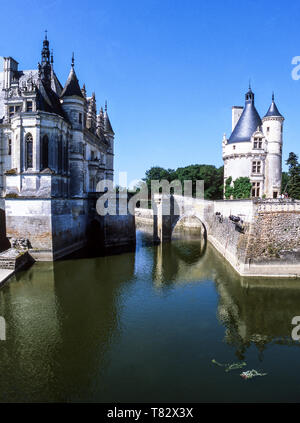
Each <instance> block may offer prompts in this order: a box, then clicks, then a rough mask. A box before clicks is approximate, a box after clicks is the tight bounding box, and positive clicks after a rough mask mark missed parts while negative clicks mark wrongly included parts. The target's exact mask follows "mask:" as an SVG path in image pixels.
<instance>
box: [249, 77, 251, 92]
mask: <svg viewBox="0 0 300 423" xmlns="http://www.w3.org/2000/svg"><path fill="white" fill-rule="evenodd" d="M249 91H251V79H250V78H249Z"/></svg>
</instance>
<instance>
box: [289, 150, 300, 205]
mask: <svg viewBox="0 0 300 423" xmlns="http://www.w3.org/2000/svg"><path fill="white" fill-rule="evenodd" d="M286 164H287V165H288V166H289V171H288V177H289V180H288V183H287V192H288V194H289V196H290V197H292V198H295V199H298V200H299V199H300V164H299V162H298V156H297V155H296V154H295V153H293V152H291V153H290V154H289V158H288V159H287V161H286Z"/></svg>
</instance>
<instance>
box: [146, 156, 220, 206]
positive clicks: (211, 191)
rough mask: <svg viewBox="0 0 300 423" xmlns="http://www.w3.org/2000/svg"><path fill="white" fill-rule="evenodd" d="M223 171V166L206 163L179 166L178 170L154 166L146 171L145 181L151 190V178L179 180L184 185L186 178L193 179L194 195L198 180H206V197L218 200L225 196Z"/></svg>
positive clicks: (169, 180) (170, 180)
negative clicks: (218, 166) (217, 166)
mask: <svg viewBox="0 0 300 423" xmlns="http://www.w3.org/2000/svg"><path fill="white" fill-rule="evenodd" d="M223 172H224V168H223V166H222V167H220V168H216V167H215V166H213V165H205V164H202V165H198V164H195V165H190V166H186V167H179V168H178V169H176V170H173V169H164V168H162V167H159V166H154V167H151V168H150V169H149V170H147V171H146V174H145V178H144V181H146V183H147V185H148V189H149V190H150V187H151V180H162V179H166V180H167V181H168V182H172V181H175V180H179V181H180V182H181V184H182V186H183V182H184V181H185V180H191V181H192V186H193V196H195V194H196V181H200V180H204V198H206V199H209V200H217V199H222V197H223Z"/></svg>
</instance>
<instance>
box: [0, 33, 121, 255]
mask: <svg viewBox="0 0 300 423" xmlns="http://www.w3.org/2000/svg"><path fill="white" fill-rule="evenodd" d="M18 66H19V64H18V62H17V61H16V60H14V59H13V58H11V57H7V58H4V69H3V72H0V142H1V146H2V149H1V151H0V155H1V157H0V208H2V210H3V212H4V210H5V211H6V229H7V236H8V238H15V237H17V238H22V239H23V238H27V239H28V242H29V244H30V246H31V253H32V255H33V256H34V258H35V259H37V260H44V259H46V260H53V259H56V258H58V257H61V256H63V255H65V254H68V253H71V252H72V251H74V250H76V249H78V248H81V247H82V246H84V245H85V243H86V233H87V231H88V230H89V229H88V228H89V224H90V220H89V219H90V216H91V213H90V204H91V201H90V197H91V195H92V194H93V193H95V192H96V187H97V184H98V182H99V181H100V180H102V179H109V180H113V172H114V169H113V144H114V132H113V129H112V126H111V123H110V120H109V118H108V114H107V108H106V109H105V113H104V112H103V109H102V108H101V109H100V111H99V113H97V106H96V96H95V93H93V94H92V95H91V97H88V96H87V90H86V87H85V85H84V86H83V88H82V89H81V88H80V85H79V80H78V78H77V75H76V72H75V61H74V54H73V55H72V61H71V69H70V72H69V75H68V78H67V81H66V83H65V84H64V87H63V86H62V85H61V83H60V81H59V79H58V77H57V75H56V73H55V70H54V55H53V52H51V53H50V43H49V40H48V37H47V33H46V35H45V38H44V40H43V45H42V51H41V59H40V61H39V63H38V66H37V69H32V70H19V68H18Z"/></svg>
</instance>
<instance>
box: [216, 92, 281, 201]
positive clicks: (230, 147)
mask: <svg viewBox="0 0 300 423" xmlns="http://www.w3.org/2000/svg"><path fill="white" fill-rule="evenodd" d="M283 120H284V118H283V117H282V115H281V114H280V113H279V111H278V109H277V106H276V104H275V101H274V95H273V96H272V104H271V106H270V107H269V110H268V112H267V114H266V115H265V116H264V118H263V119H262V120H261V118H260V116H259V114H258V112H257V110H256V108H255V105H254V93H253V91H252V89H251V87H250V86H249V90H248V91H247V93H246V94H245V107H244V108H242V111H241V107H239V106H234V107H233V108H232V133H231V135H230V137H229V139H227V138H226V136H223V140H222V150H223V160H224V189H225V186H226V180H228V178H231V179H232V184H233V183H234V181H235V180H236V179H238V178H240V177H247V178H249V179H250V182H251V185H252V188H251V197H266V198H276V197H277V196H278V195H279V194H280V191H281V173H282V172H281V160H282V157H281V155H282V153H281V150H282V124H283Z"/></svg>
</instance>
